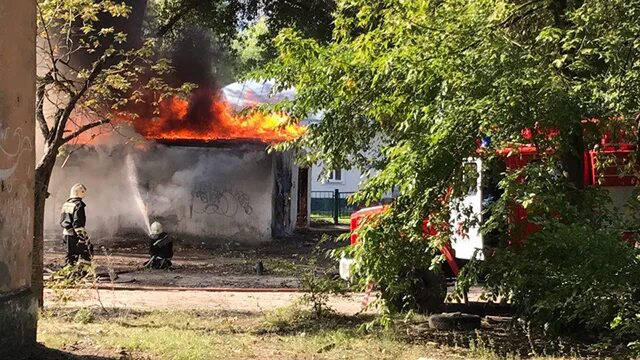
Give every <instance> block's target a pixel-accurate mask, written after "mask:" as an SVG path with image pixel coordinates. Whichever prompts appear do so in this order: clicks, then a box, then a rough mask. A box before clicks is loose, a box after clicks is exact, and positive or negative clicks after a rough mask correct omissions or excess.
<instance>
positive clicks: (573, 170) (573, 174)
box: [561, 124, 585, 190]
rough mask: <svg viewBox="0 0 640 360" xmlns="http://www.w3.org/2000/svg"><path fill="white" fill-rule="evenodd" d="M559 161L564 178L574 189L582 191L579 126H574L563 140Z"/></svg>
mask: <svg viewBox="0 0 640 360" xmlns="http://www.w3.org/2000/svg"><path fill="white" fill-rule="evenodd" d="M561 159H562V167H563V168H564V171H565V172H566V174H565V176H566V178H567V179H568V180H569V181H570V182H571V183H572V184H573V185H574V186H575V188H576V189H578V190H582V189H584V187H585V184H584V139H583V138H582V127H581V126H580V124H578V125H577V126H575V127H574V128H573V129H572V131H571V133H570V134H568V138H567V139H565V149H564V151H563V153H562V157H561Z"/></svg>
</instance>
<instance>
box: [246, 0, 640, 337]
mask: <svg viewBox="0 0 640 360" xmlns="http://www.w3.org/2000/svg"><path fill="white" fill-rule="evenodd" d="M638 12H640V2H639V1H626V0H611V1H606V2H602V1H596V0H584V1H552V0H535V1H511V0H479V1H466V0H440V1H431V0H415V1H394V0H382V1H371V0H342V1H338V2H337V9H336V11H335V13H334V16H335V17H334V25H335V28H334V31H333V37H332V41H331V42H329V43H327V44H325V43H322V42H320V41H317V40H314V39H310V38H307V37H305V36H304V35H303V34H301V33H300V32H298V31H295V30H292V29H287V30H284V31H282V32H280V34H279V35H278V37H277V38H276V39H275V42H276V48H277V50H278V54H277V57H276V58H275V59H274V60H273V61H271V62H270V63H269V64H267V65H266V66H265V67H264V68H263V69H262V70H260V71H258V72H256V73H255V74H254V76H256V77H261V78H276V79H277V81H278V86H279V88H281V89H284V88H288V87H295V88H296V90H297V97H296V99H295V100H293V101H287V102H283V103H282V104H280V105H279V108H282V109H285V110H287V111H289V112H290V113H291V114H292V115H293V117H294V118H306V117H307V116H309V115H310V114H315V113H317V112H319V111H322V113H323V120H322V122H320V123H317V124H312V125H311V126H309V129H308V132H307V134H306V136H305V137H304V138H302V139H300V140H298V141H297V142H295V143H292V144H286V145H281V147H280V148H294V149H299V150H301V151H300V153H301V154H302V157H301V159H300V160H301V161H304V162H307V163H313V162H317V161H322V162H323V163H324V164H325V165H326V166H327V167H328V168H349V167H358V168H360V169H361V170H362V171H363V173H365V174H370V175H372V176H371V177H370V179H369V180H367V181H366V182H365V184H364V187H363V189H362V190H361V191H360V192H359V193H358V194H357V195H356V199H355V200H356V201H357V202H364V203H372V202H376V201H378V200H380V199H381V198H382V196H383V195H384V194H385V193H387V192H389V191H391V190H392V189H397V190H399V192H400V196H399V197H398V198H397V199H396V200H395V201H394V203H393V206H392V207H390V209H389V210H388V212H387V213H385V214H383V215H382V216H380V217H378V218H376V219H375V221H370V222H369V223H368V224H365V226H364V227H363V228H361V229H360V230H359V237H360V239H361V243H360V245H358V246H356V247H354V248H353V249H350V250H348V251H349V252H350V254H351V255H352V256H354V257H355V258H356V259H357V261H359V262H360V263H359V265H358V268H357V272H358V273H359V274H360V277H361V279H364V280H362V281H361V282H360V285H363V286H364V284H366V283H367V282H368V281H370V280H372V279H376V280H380V281H385V282H390V283H392V284H398V288H399V290H401V289H402V287H404V286H406V285H404V284H403V283H404V281H402V280H401V279H398V278H397V274H398V270H399V269H400V268H402V267H404V266H416V267H417V266H424V265H430V264H434V263H436V262H437V261H438V260H441V257H440V256H439V255H438V249H439V248H440V247H441V246H442V244H443V243H444V242H445V241H447V240H448V239H449V237H450V235H451V229H450V228H449V226H447V224H448V222H449V219H448V216H449V212H450V208H449V206H446V205H445V204H444V203H443V200H444V199H445V198H447V195H446V194H447V193H448V191H449V189H450V190H451V191H452V195H451V197H450V198H455V197H456V196H458V195H460V194H463V193H464V190H465V174H464V168H463V167H462V166H461V163H462V162H463V160H464V159H466V158H467V157H469V156H472V155H474V154H477V153H475V150H476V148H477V145H476V144H477V143H476V141H477V140H478V139H480V138H481V137H482V136H483V135H489V136H491V139H492V143H491V145H490V146H489V148H487V149H485V151H484V152H483V153H481V154H477V155H478V156H481V157H482V158H484V160H486V161H490V160H492V158H495V157H496V151H495V150H497V149H502V148H512V149H513V148H517V145H518V144H519V143H523V142H527V143H531V144H532V145H535V146H536V147H537V149H538V157H539V160H538V161H537V163H536V164H532V165H531V166H528V167H526V168H524V169H521V170H519V171H513V172H508V173H507V174H505V179H504V180H503V181H502V182H501V184H500V186H501V188H502V189H503V190H504V191H505V195H504V196H503V197H502V200H501V201H500V202H499V203H498V204H497V205H495V207H494V209H493V210H492V213H491V217H490V218H489V219H488V221H487V222H486V224H485V225H484V231H485V232H490V231H494V232H495V233H497V244H496V246H497V247H498V250H499V251H498V252H497V253H496V257H495V262H494V264H497V265H499V264H500V263H501V261H502V259H503V258H504V261H505V263H510V264H512V265H514V266H515V265H517V264H516V262H517V261H521V262H522V263H523V264H529V265H531V266H534V265H536V269H537V267H538V266H540V265H539V264H546V262H547V261H550V262H551V263H550V265H551V266H550V267H549V269H548V270H545V269H540V270H539V271H541V272H542V274H543V275H544V276H545V277H544V279H547V277H551V280H554V281H550V283H553V284H555V285H556V286H559V289H560V290H561V291H559V292H558V294H557V295H555V296H554V294H553V293H552V292H548V291H542V290H543V289H538V288H536V287H535V286H537V285H538V284H537V283H536V282H534V281H533V280H532V281H531V282H528V281H523V280H522V279H523V278H524V277H525V276H526V275H533V274H535V273H533V272H531V271H530V270H528V272H527V273H525V269H526V268H525V267H521V266H518V267H516V269H517V270H514V271H508V270H509V268H507V267H504V266H503V267H501V270H502V272H501V273H500V274H502V275H501V276H503V277H501V278H500V281H499V282H498V281H497V279H496V278H495V277H490V278H489V279H490V284H489V286H490V287H491V286H494V285H497V284H500V285H499V286H502V287H503V288H502V290H507V289H509V290H511V289H519V290H520V291H522V293H523V294H528V291H529V289H530V290H531V291H532V292H534V293H533V294H530V295H528V296H532V297H531V298H528V297H525V296H524V295H522V297H520V298H516V297H514V298H513V301H514V302H518V301H519V302H520V303H521V304H522V305H523V307H522V308H521V309H522V315H523V316H525V317H526V318H527V319H529V320H531V321H533V322H534V323H538V324H541V325H542V324H546V323H549V326H550V329H553V328H554V327H556V328H561V327H564V326H568V325H570V324H572V323H573V322H575V321H577V323H579V324H582V325H584V326H587V327H590V328H591V329H595V328H600V329H601V328H602V327H603V326H605V325H606V324H607V323H608V322H610V321H611V320H613V317H614V316H615V314H616V312H617V311H620V310H622V309H624V308H626V305H624V304H621V303H613V302H610V300H611V297H610V296H609V295H607V291H614V292H615V294H616V295H618V296H621V299H623V298H624V299H627V300H628V299H630V297H629V296H631V295H630V292H629V291H628V289H625V288H624V284H625V282H628V281H630V278H629V277H628V276H627V275H626V274H620V275H621V276H620V277H619V279H613V278H611V279H610V280H611V284H610V285H608V286H604V287H589V284H590V283H591V282H592V281H595V282H596V283H598V284H604V283H606V282H607V279H605V278H603V277H604V276H612V275H611V274H612V273H611V271H612V270H613V269H612V263H614V264H615V263H617V262H618V260H617V259H614V258H610V257H604V256H600V255H599V254H598V253H597V251H591V250H590V248H589V246H593V247H594V249H598V250H602V251H604V252H605V253H607V254H616V255H617V256H622V259H623V260H624V259H627V260H628V262H627V263H624V264H622V265H623V266H628V269H627V270H628V271H631V270H632V268H633V267H634V266H637V263H636V262H631V261H630V260H629V259H630V257H629V256H630V255H629V254H630V250H624V249H626V248H622V247H620V246H622V245H621V244H617V243H616V241H617V237H618V236H617V235H616V234H619V232H620V231H621V230H622V229H624V230H627V231H628V230H631V231H637V230H638V225H637V222H636V223H635V224H633V223H632V222H629V221H628V222H627V225H631V226H632V227H631V228H626V226H627V225H625V227H623V222H622V221H621V219H618V218H619V217H622V218H626V219H632V218H634V216H633V214H634V213H635V214H637V211H636V209H638V208H637V207H633V206H630V207H627V209H625V211H626V212H627V213H628V214H625V215H624V216H620V215H619V214H618V213H616V212H611V211H607V210H606V209H605V206H603V205H604V204H605V203H607V201H605V200H603V199H605V198H606V194H603V193H602V192H599V191H595V190H593V189H584V187H583V184H582V183H581V182H582V180H581V179H582V167H581V163H580V162H581V158H582V153H583V151H584V150H585V149H591V148H593V146H594V145H595V144H596V143H597V141H598V136H599V135H600V134H601V133H602V131H603V130H604V129H605V128H607V127H609V128H610V127H611V125H612V124H615V123H617V124H622V126H621V127H622V128H626V129H631V128H632V127H633V126H634V125H635V117H636V115H637V114H638V113H639V112H640V104H638V99H640V91H639V89H640V62H638V61H637V58H638V49H639V47H640V42H639V41H638V40H637V33H638V30H639V29H640V20H639V18H638V17H637V14H638ZM593 118H597V119H600V121H598V122H594V123H591V124H588V125H583V124H582V119H593ZM587 127H588V128H593V129H592V130H593V131H592V134H587V135H586V136H584V137H583V134H582V133H583V128H587ZM523 129H532V132H531V134H532V136H531V138H530V139H528V140H525V139H523V138H522V135H521V131H522V130H523ZM545 129H556V130H559V134H558V135H556V136H546V135H545ZM628 140H631V141H634V140H635V136H631V137H630V139H628ZM374 170H375V171H374ZM631 173H634V172H631ZM635 173H637V172H635ZM514 206H522V207H524V208H526V211H527V216H528V219H529V221H531V222H533V223H536V224H538V225H540V226H541V228H542V231H540V232H539V233H538V234H537V235H536V236H535V237H533V238H532V240H531V241H530V242H529V240H528V241H527V245H526V246H528V247H525V248H524V249H523V250H520V251H519V252H517V254H518V255H519V256H518V257H516V253H509V252H506V251H503V250H502V249H504V248H505V247H506V245H507V241H508V240H509V239H510V238H512V236H514V235H517V234H516V233H518V232H519V231H523V229H522V225H523V224H522V222H520V223H518V222H517V221H514V213H513V209H514ZM557 213H560V214H561V219H558V218H557V217H556V215H555V214H557ZM426 218H428V219H429V221H430V223H431V225H433V226H435V227H437V228H438V230H439V233H438V236H430V237H428V238H425V237H424V236H423V229H422V223H423V220H424V219H426ZM441 224H443V225H441ZM557 232H559V233H561V234H562V235H563V236H562V237H558V233H557ZM519 234H520V235H522V233H519ZM581 237H582V238H585V239H586V241H585V243H579V241H578V240H579V239H581ZM533 239H535V240H536V241H534V240H533ZM529 243H531V244H529ZM553 247H558V248H557V250H561V249H569V248H570V249H571V251H568V252H567V251H565V252H564V253H570V254H574V255H575V257H578V258H580V259H583V260H581V261H582V262H581V263H580V262H579V266H578V268H579V269H580V271H576V269H573V268H571V267H569V266H565V265H563V264H566V263H568V262H567V261H564V262H559V261H558V258H557V257H556V258H555V259H554V258H553V257H552V255H554V254H555V253H553V252H551V253H549V252H546V251H542V249H545V248H549V249H551V248H553ZM574 251H575V252H574ZM578 251H580V252H578ZM487 255H489V253H488V254H487ZM557 256H559V255H557ZM523 257H524V258H523ZM549 257H551V258H549ZM518 259H520V260H518ZM623 260H621V261H623ZM625 261H626V260H625ZM595 264H597V266H596V265H595ZM598 267H603V269H604V268H606V269H609V270H611V271H610V272H609V273H608V274H600V272H601V270H599V268H598ZM627 270H625V271H627ZM518 271H520V272H518ZM634 271H635V270H634ZM603 272H604V271H603ZM613 273H618V272H616V271H614V272H613ZM495 274H498V272H496V273H494V275H495ZM519 276H522V278H521V277H519ZM394 277H395V278H394ZM529 278H530V277H527V279H529ZM583 291H584V292H586V293H587V294H589V295H590V296H591V297H594V298H595V299H596V300H597V301H596V302H597V303H598V304H600V305H602V306H605V307H606V308H605V309H604V310H603V311H602V313H598V314H596V315H594V318H593V319H591V320H588V319H586V318H585V317H586V316H587V315H586V314H580V311H582V310H587V311H595V310H596V308H595V307H590V306H588V304H587V299H588V298H587V297H581V296H579V295H576V293H580V292H583ZM503 293H504V291H503ZM506 294H508V295H510V294H509V292H508V291H507V292H506ZM537 295H540V296H539V297H538V296H537ZM576 296H577V298H576ZM570 299H571V300H573V299H577V300H578V303H576V304H568V303H567V302H568V301H569V300H570ZM539 301H540V302H539ZM572 303H573V302H572ZM563 309H566V310H568V311H569V312H568V313H564V312H563ZM589 316H590V315H589Z"/></svg>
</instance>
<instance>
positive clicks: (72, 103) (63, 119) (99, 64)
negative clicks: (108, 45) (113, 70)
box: [54, 56, 108, 141]
mask: <svg viewBox="0 0 640 360" xmlns="http://www.w3.org/2000/svg"><path fill="white" fill-rule="evenodd" d="M107 58H108V57H107V56H103V57H101V58H100V60H98V61H96V63H95V64H94V65H93V69H91V72H90V73H89V76H88V77H87V79H86V80H85V81H84V83H83V84H82V87H81V88H80V90H78V92H77V93H76V94H75V95H74V96H72V97H71V99H70V100H69V102H68V103H67V106H65V108H64V111H62V113H61V114H60V116H58V117H57V118H56V123H55V134H54V135H55V138H54V139H55V141H62V135H63V134H64V128H65V127H66V125H67V119H69V116H71V113H72V112H73V110H74V109H75V108H76V104H77V103H78V101H80V99H81V98H82V97H83V96H84V94H85V93H86V92H87V90H89V87H91V85H92V84H93V81H94V80H95V79H96V78H97V77H98V75H99V74H100V72H101V71H102V69H103V67H104V65H105V63H106V62H107Z"/></svg>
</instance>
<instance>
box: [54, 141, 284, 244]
mask: <svg viewBox="0 0 640 360" xmlns="http://www.w3.org/2000/svg"><path fill="white" fill-rule="evenodd" d="M247 146H249V145H244V146H242V147H239V148H238V147H231V148H213V147H206V148H203V147H179V146H164V145H159V144H154V143H148V144H146V146H145V148H146V149H144V150H140V149H139V148H138V147H136V146H129V145H125V144H120V145H119V146H115V147H102V146H98V147H92V148H85V149H79V150H77V151H75V152H73V153H72V154H71V155H70V156H69V159H68V160H67V161H66V164H65V167H64V169H60V167H59V166H57V167H56V169H55V170H54V175H53V177H52V181H51V184H50V192H51V193H52V194H53V196H52V197H51V198H50V199H49V201H48V204H47V213H46V216H47V221H46V224H45V228H46V230H47V231H48V234H49V236H57V235H58V234H57V233H59V230H60V227H59V225H58V216H59V207H60V206H61V204H62V203H63V202H64V200H65V199H66V194H67V193H68V189H69V187H70V186H71V185H73V184H74V183H76V182H82V183H84V184H85V185H86V186H87V188H88V194H87V197H86V199H85V202H86V203H87V209H86V211H87V228H88V229H89V230H90V231H91V232H93V237H94V239H95V238H104V239H106V238H112V237H114V236H116V235H117V234H122V233H126V232H133V233H136V232H137V233H147V232H148V228H147V225H146V223H147V221H151V222H153V221H160V222H161V223H162V224H163V226H164V227H165V229H168V230H170V231H174V232H178V233H181V234H187V235H192V236H200V237H211V238H234V239H238V240H240V241H242V240H245V241H248V242H256V241H265V240H268V238H269V237H270V235H271V234H270V226H271V217H272V210H273V209H272V207H273V188H274V179H273V165H272V156H271V155H268V154H267V153H266V152H265V150H264V147H247ZM127 158H129V166H134V167H135V171H134V172H135V179H133V180H134V182H135V183H137V184H135V186H132V183H131V178H130V175H131V172H132V170H130V169H128V166H127ZM62 161H63V159H61V160H60V163H61V162H62ZM141 208H142V209H144V210H145V211H148V217H147V216H145V215H144V211H141Z"/></svg>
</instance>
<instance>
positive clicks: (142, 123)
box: [132, 91, 306, 143]
mask: <svg viewBox="0 0 640 360" xmlns="http://www.w3.org/2000/svg"><path fill="white" fill-rule="evenodd" d="M158 110H159V113H158V114H157V115H156V116H155V117H153V118H145V117H138V118H136V119H133V120H132V122H133V126H134V128H135V130H136V132H138V133H139V134H141V135H142V136H144V137H145V138H147V139H155V140H169V141H171V140H182V141H184V140H186V141H189V140H197V141H215V140H233V139H246V140H259V141H262V142H265V143H278V142H282V141H288V140H294V139H296V138H298V137H300V136H302V135H303V134H304V133H305V130H306V129H305V128H304V127H303V126H300V125H298V124H292V123H289V117H288V116H287V115H285V114H262V113H258V112H255V113H251V114H248V115H240V114H235V113H234V112H233V109H232V108H231V106H230V105H229V103H227V102H226V101H222V100H219V99H218V98H217V97H215V96H212V95H211V94H210V93H209V92H206V91H205V92H200V93H198V92H197V91H196V92H195V93H194V94H193V96H192V98H191V100H190V101H188V100H185V99H182V98H180V97H172V98H169V99H166V100H164V101H163V102H161V103H160V107H159V109H158Z"/></svg>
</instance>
